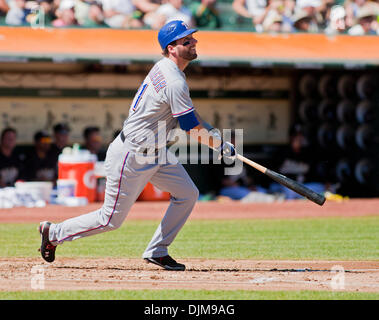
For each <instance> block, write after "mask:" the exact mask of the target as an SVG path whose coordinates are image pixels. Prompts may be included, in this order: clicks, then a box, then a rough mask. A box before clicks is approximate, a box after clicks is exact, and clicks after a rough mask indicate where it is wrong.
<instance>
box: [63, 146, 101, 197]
mask: <svg viewBox="0 0 379 320" xmlns="http://www.w3.org/2000/svg"><path fill="white" fill-rule="evenodd" d="M96 161H97V157H96V155H94V154H91V153H89V152H88V151H86V150H79V151H77V152H75V153H73V154H60V155H59V158H58V179H70V180H71V179H72V180H75V181H76V188H75V197H86V198H87V199H88V202H94V201H96V177H95V163H96Z"/></svg>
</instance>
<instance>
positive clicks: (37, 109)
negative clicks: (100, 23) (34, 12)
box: [0, 27, 379, 197]
mask: <svg viewBox="0 0 379 320" xmlns="http://www.w3.org/2000/svg"><path fill="white" fill-rule="evenodd" d="M0 34H1V36H2V37H1V50H0V111H1V125H0V128H1V129H2V128H4V127H6V126H13V127H15V128H16V129H17V130H18V131H19V142H20V143H21V144H22V145H23V146H25V147H28V146H29V145H30V144H31V143H32V137H33V134H34V132H35V131H37V130H38V129H45V130H50V131H51V129H52V126H53V125H54V124H55V123H57V122H61V121H63V122H67V123H70V126H71V127H72V132H71V142H72V143H74V142H81V141H82V137H81V134H82V129H83V128H84V127H86V126H88V125H97V126H99V127H100V128H101V131H102V135H103V140H104V142H105V143H107V142H110V141H111V139H112V136H113V134H114V132H115V131H116V130H118V129H119V128H121V126H122V123H123V121H124V119H125V118H126V117H127V114H128V109H129V105H130V103H131V100H132V98H133V96H134V94H135V92H136V90H137V88H138V87H139V85H140V83H141V82H142V80H143V78H144V77H145V76H146V73H147V71H148V70H149V69H150V68H151V66H152V64H153V63H154V62H155V61H156V60H157V59H159V58H160V54H159V53H160V48H159V45H158V42H157V41H156V32H155V31H151V30H134V31H131V30H114V29H49V28H46V29H35V28H34V29H33V28H29V27H16V28H14V27H0ZM196 37H197V39H198V40H199V43H198V53H199V58H198V60H196V61H194V62H193V63H191V65H190V66H189V67H188V68H187V69H186V72H185V73H186V75H187V79H188V83H189V86H190V90H191V97H192V99H193V101H194V104H195V106H196V108H197V109H198V110H199V112H200V113H201V114H202V115H203V116H204V118H205V119H206V120H208V121H209V122H210V123H212V124H214V125H215V126H216V127H218V128H220V129H224V128H225V129H226V128H240V129H243V130H244V140H243V149H244V153H245V155H246V156H247V157H251V158H252V159H255V160H256V161H257V162H260V163H261V164H263V165H265V166H267V167H269V168H274V169H276V168H278V166H279V162H280V160H281V158H282V157H283V156H284V155H285V152H286V149H287V148H288V144H289V132H290V128H291V127H292V126H293V125H294V124H300V125H301V126H302V128H303V130H304V131H305V132H306V134H307V137H308V138H309V141H310V142H311V150H312V158H313V159H315V160H316V162H318V163H319V166H318V167H319V176H318V178H319V179H320V180H321V181H322V182H328V183H339V184H340V188H339V190H340V192H341V193H342V194H344V195H349V196H352V197H364V196H370V197H372V196H378V195H379V187H378V185H377V183H375V181H377V177H378V168H377V163H378V160H379V159H378V157H379V152H378V136H377V132H378V129H379V123H378V119H379V117H378V112H379V111H378V110H379V97H378V92H379V90H378V83H379V82H378V68H379V55H378V52H379V43H378V41H377V37H375V36H361V37H352V36H346V35H343V36H326V35H323V34H281V35H272V34H257V33H252V32H236V31H201V32H199V33H197V34H196ZM189 156H190V155H189ZM186 167H187V169H188V171H189V173H190V175H191V176H192V177H193V179H194V181H195V182H196V184H197V185H198V187H199V189H200V191H201V192H202V193H206V192H209V191H212V189H216V188H217V181H216V179H214V177H215V176H216V175H217V173H216V172H215V168H214V167H213V166H211V165H208V164H202V165H191V164H188V165H186ZM249 171H250V169H249ZM250 173H251V174H252V175H253V178H254V180H255V182H256V183H257V184H260V185H263V186H267V185H268V184H269V182H270V181H269V180H268V179H267V178H266V177H264V176H263V175H261V174H260V173H257V172H254V171H253V170H251V172H250ZM207 181H212V182H213V183H214V185H212V186H209V183H208V182H207Z"/></svg>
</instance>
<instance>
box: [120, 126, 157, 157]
mask: <svg viewBox="0 0 379 320" xmlns="http://www.w3.org/2000/svg"><path fill="white" fill-rule="evenodd" d="M120 139H121V141H122V142H125V139H126V138H125V135H124V131H121V132H120ZM148 152H149V149H148V148H145V149H144V150H142V153H143V154H145V155H146V154H147V153H148ZM150 152H151V151H150ZM150 152H149V153H150ZM158 152H159V149H157V148H156V149H154V150H153V153H155V154H157V153H158Z"/></svg>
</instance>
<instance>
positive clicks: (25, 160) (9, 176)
mask: <svg viewBox="0 0 379 320" xmlns="http://www.w3.org/2000/svg"><path fill="white" fill-rule="evenodd" d="M33 138H34V139H33V146H31V148H29V149H24V148H20V146H19V145H18V141H17V130H16V129H15V128H12V127H7V128H4V129H3V130H2V131H1V135H0V188H4V187H12V186H14V184H15V182H16V181H18V180H21V181H51V182H53V183H55V182H56V180H57V178H58V160H59V159H58V157H59V155H60V154H61V153H62V151H63V149H64V148H66V147H70V146H71V144H70V128H69V127H68V126H67V125H66V124H64V123H57V124H56V125H54V127H53V130H52V132H51V133H50V132H48V131H46V130H38V131H37V132H35V134H34V137H33ZM80 149H82V150H83V149H85V150H88V151H89V152H90V153H91V154H95V155H96V156H97V160H98V161H104V160H105V154H106V151H105V148H104V145H103V141H102V137H101V131H100V128H99V127H96V126H89V127H86V128H84V130H83V142H82V144H81V145H80Z"/></svg>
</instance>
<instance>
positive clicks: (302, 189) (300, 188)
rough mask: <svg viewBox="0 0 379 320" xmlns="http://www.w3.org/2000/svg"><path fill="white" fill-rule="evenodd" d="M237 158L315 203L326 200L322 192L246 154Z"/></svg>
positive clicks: (321, 202)
mask: <svg viewBox="0 0 379 320" xmlns="http://www.w3.org/2000/svg"><path fill="white" fill-rule="evenodd" d="M236 156H237V159H239V160H241V161H242V162H244V163H246V164H248V165H249V166H251V167H253V168H255V169H257V170H258V171H260V172H262V173H263V174H265V175H266V176H268V177H269V178H271V179H273V180H274V181H276V182H277V183H280V184H281V185H284V186H286V187H287V188H289V189H291V190H293V191H295V192H296V193H298V194H301V195H302V196H304V197H306V198H307V199H309V200H311V201H313V202H314V203H317V204H318V205H320V206H322V205H323V204H324V202H325V197H324V196H323V195H321V194H318V193H317V192H314V191H313V190H311V189H309V188H307V187H306V186H304V185H302V184H300V183H298V182H296V181H294V180H292V179H290V178H288V177H286V176H284V175H282V174H280V173H277V172H275V171H272V170H270V169H267V168H266V167H264V166H262V165H260V164H259V163H256V162H254V161H252V160H250V159H247V158H245V157H244V156H241V155H240V154H236Z"/></svg>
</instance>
